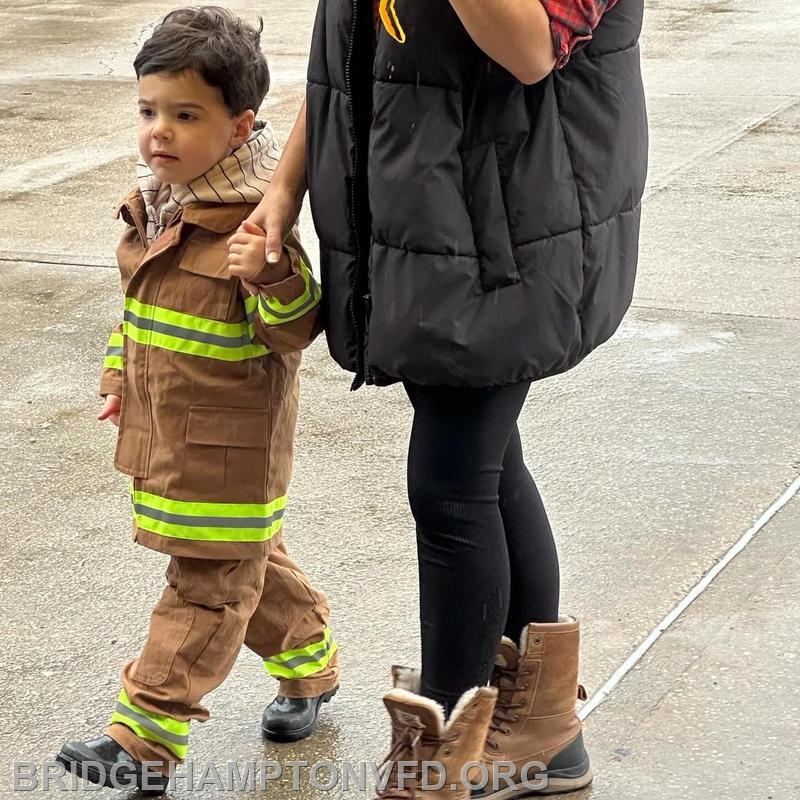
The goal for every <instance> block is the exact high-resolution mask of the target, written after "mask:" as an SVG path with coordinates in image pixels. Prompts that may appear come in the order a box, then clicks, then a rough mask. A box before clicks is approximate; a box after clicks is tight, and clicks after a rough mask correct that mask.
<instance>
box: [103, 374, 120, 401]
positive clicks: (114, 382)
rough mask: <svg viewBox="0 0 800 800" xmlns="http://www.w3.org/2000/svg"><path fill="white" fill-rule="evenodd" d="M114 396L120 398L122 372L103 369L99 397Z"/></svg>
mask: <svg viewBox="0 0 800 800" xmlns="http://www.w3.org/2000/svg"><path fill="white" fill-rule="evenodd" d="M107 394H116V395H119V396H120V397H122V370H119V369H110V368H105V369H104V370H103V374H102V375H101V376H100V396H101V397H105V396H106V395H107Z"/></svg>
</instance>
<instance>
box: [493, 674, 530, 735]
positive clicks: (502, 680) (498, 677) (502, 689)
mask: <svg viewBox="0 0 800 800" xmlns="http://www.w3.org/2000/svg"><path fill="white" fill-rule="evenodd" d="M530 674H531V673H530V671H528V670H520V671H518V670H517V669H516V668H509V667H501V666H499V665H496V666H495V668H494V674H493V675H492V685H494V686H496V687H497V691H498V694H497V702H496V703H495V706H494V714H493V715H492V721H491V723H489V733H488V735H487V737H486V745H487V746H488V747H490V748H491V749H492V750H497V749H499V747H500V744H499V743H498V741H497V739H498V737H499V736H501V735H508V734H510V733H511V728H509V727H508V726H509V724H513V723H515V722H517V720H518V719H519V716H518V715H517V714H516V713H514V712H515V711H517V710H518V709H520V708H523V707H524V706H525V703H524V702H523V701H515V700H514V696H515V695H516V693H517V691H518V688H517V678H519V677H526V676H528V675H530ZM519 688H520V689H522V690H525V689H527V688H528V687H527V685H526V684H523V685H522V686H521V687H519Z"/></svg>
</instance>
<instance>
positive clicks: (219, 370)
mask: <svg viewBox="0 0 800 800" xmlns="http://www.w3.org/2000/svg"><path fill="white" fill-rule="evenodd" d="M259 38H260V37H259V32H257V31H256V30H254V29H253V28H251V27H250V26H248V25H246V24H245V23H243V22H242V21H241V20H239V19H237V18H236V17H234V16H232V15H231V14H230V13H229V12H227V11H225V10H223V9H219V8H215V7H203V8H191V9H190V8H186V9H180V10H178V11H174V12H172V13H171V14H169V15H168V16H167V17H166V18H165V19H164V20H163V22H162V23H161V24H160V25H159V26H158V27H157V28H156V29H155V31H154V33H153V35H152V37H151V38H150V39H149V40H148V41H147V42H146V44H145V45H144V47H143V48H142V50H141V51H140V53H139V54H138V56H137V57H136V60H135V62H134V66H135V69H136V74H137V77H138V86H139V117H140V123H139V149H140V152H141V156H142V162H141V163H140V168H139V185H138V187H137V188H136V189H135V190H134V191H132V192H131V193H130V194H128V195H127V197H125V199H124V200H123V201H122V203H121V205H120V206H119V209H118V216H120V215H121V216H122V218H123V219H124V220H125V222H126V223H127V226H128V227H127V229H126V231H125V233H124V235H123V237H122V241H121V243H120V245H119V248H118V250H117V256H118V261H119V269H120V272H121V277H122V288H123V292H124V295H125V312H124V321H123V323H122V324H121V325H119V326H117V328H116V329H115V331H114V332H113V333H112V335H111V339H110V341H109V345H108V349H107V351H106V359H105V363H104V369H103V375H102V380H101V395H102V396H103V397H105V406H104V408H103V410H102V412H101V414H100V416H99V419H101V420H106V419H109V420H111V421H112V422H113V423H114V424H117V425H118V426H119V437H118V442H117V450H116V457H115V464H116V467H117V468H118V469H119V470H120V471H121V472H124V473H125V474H127V475H129V476H131V478H132V496H133V516H134V540H135V541H136V542H138V543H139V544H141V545H144V546H145V547H149V548H151V549H153V550H158V551H160V552H162V553H166V554H167V555H169V556H170V562H169V566H168V568H167V573H166V578H167V586H166V588H165V589H164V593H163V595H162V597H161V599H160V600H159V601H158V603H157V604H156V607H155V610H154V611H153V614H152V618H151V621H150V630H149V634H148V637H147V641H146V643H145V645H144V649H143V651H142V652H141V654H140V655H139V657H138V658H136V659H134V660H133V661H131V662H130V663H129V664H127V665H126V666H125V667H124V668H123V670H122V690H121V691H120V693H119V696H118V698H117V701H116V706H115V708H114V711H113V716H112V717H111V723H110V726H109V727H108V729H107V731H106V733H105V734H103V735H101V736H100V737H99V738H96V739H93V740H91V741H89V742H72V743H69V744H65V745H64V747H63V748H62V750H61V752H60V753H59V754H58V756H57V758H58V759H59V761H61V762H62V763H64V764H65V765H66V766H67V768H68V769H70V770H71V771H73V772H77V773H80V774H84V775H85V777H87V778H88V779H89V780H93V781H95V782H104V783H106V785H116V786H121V785H129V786H134V785H137V786H139V787H141V786H142V784H143V779H144V777H145V775H144V772H145V770H144V768H143V764H142V762H157V763H158V770H159V771H158V773H156V776H157V780H156V783H157V784H158V785H164V784H165V783H166V781H165V780H164V778H163V773H166V772H168V769H169V766H170V763H174V762H179V761H182V760H184V759H185V758H186V755H187V751H188V740H189V721H190V720H192V719H196V720H200V721H204V720H206V719H208V716H209V712H208V711H207V710H206V708H204V707H203V705H202V699H203V697H204V695H206V694H208V692H210V691H212V690H213V689H214V688H215V687H217V686H218V685H219V684H220V683H221V682H222V681H223V680H224V678H225V677H226V676H227V675H228V673H229V671H230V670H231V668H232V666H233V663H234V661H235V659H236V656H237V653H238V652H239V649H240V647H241V645H242V643H244V644H246V645H247V646H248V647H249V648H250V649H251V650H254V651H255V652H256V653H257V654H258V655H259V656H260V657H261V658H262V659H263V660H264V665H265V667H266V670H267V672H268V673H269V674H270V675H273V676H274V677H276V678H278V679H279V681H280V691H279V694H278V697H277V699H276V700H275V701H274V702H273V703H271V704H270V705H269V706H267V708H266V710H265V712H264V718H263V723H262V727H263V729H264V731H265V733H266V735H267V736H268V737H269V738H272V739H274V740H277V741H295V740H297V739H301V738H304V737H305V736H308V735H309V734H310V733H311V732H313V730H314V729H315V727H316V723H317V715H318V713H319V708H320V706H321V704H322V703H323V702H326V701H328V700H329V699H330V698H331V697H332V696H333V695H334V694H335V692H336V689H337V687H338V681H339V670H338V666H337V663H338V660H337V654H336V651H337V646H336V643H335V642H334V640H333V638H332V636H331V633H330V630H329V628H328V605H327V602H326V600H325V597H324V595H323V594H321V593H320V592H318V591H316V590H315V589H314V588H312V587H311V586H310V585H309V583H308V581H307V580H306V578H305V576H304V575H303V573H302V572H301V571H300V570H299V569H298V568H297V567H296V566H295V565H294V564H293V563H292V561H291V559H290V558H289V556H288V555H287V552H286V549H285V547H284V545H283V540H282V534H281V528H282V521H283V515H284V509H285V507H286V493H287V488H288V485H289V477H290V472H291V463H292V447H293V437H294V430H295V421H296V415H297V406H298V379H297V373H298V366H299V363H300V353H299V351H300V350H301V349H302V348H304V347H306V346H307V345H308V344H309V343H310V342H311V341H312V340H313V339H314V337H315V336H316V334H317V333H318V331H319V322H318V316H317V310H318V307H319V300H320V288H319V286H318V284H317V283H316V281H315V280H314V277H313V275H312V273H311V271H310V270H309V267H308V259H307V257H306V255H305V253H304V252H303V250H302V248H301V247H300V244H299V242H298V241H297V238H296V236H295V235H294V234H292V235H290V236H289V238H288V240H287V245H286V247H285V248H284V251H283V253H282V255H281V257H280V259H279V260H278V261H277V262H276V263H269V264H268V263H267V262H266V260H265V258H264V239H263V238H262V236H259V235H258V229H255V228H253V227H252V226H247V225H244V226H242V223H243V221H244V220H245V219H246V218H247V216H248V215H249V214H250V212H251V211H252V210H253V208H254V206H255V204H256V203H258V201H259V200H260V199H261V198H262V196H263V193H264V190H265V189H266V186H267V184H268V182H269V180H270V177H271V174H272V171H273V169H274V167H275V164H276V163H277V159H278V156H279V151H278V149H277V147H276V145H275V143H274V140H273V138H272V132H271V129H270V128H269V127H268V126H265V125H263V124H257V123H255V114H256V112H257V110H258V108H259V106H260V105H261V102H262V100H263V99H264V97H265V96H266V93H267V91H268V87H269V72H268V69H267V63H266V60H265V59H264V56H263V55H262V53H261V51H260V49H259ZM229 238H230V239H231V245H230V246H231V254H230V257H229V254H228V239H229ZM90 762H95V764H100V765H101V766H102V769H100V768H98V767H96V766H91V763H90ZM112 771H113V775H114V778H115V781H114V783H112V782H111V775H112ZM147 777H148V778H149V779H150V785H151V786H152V777H153V775H152V774H149V775H148V776H147ZM159 782H160V783H159Z"/></svg>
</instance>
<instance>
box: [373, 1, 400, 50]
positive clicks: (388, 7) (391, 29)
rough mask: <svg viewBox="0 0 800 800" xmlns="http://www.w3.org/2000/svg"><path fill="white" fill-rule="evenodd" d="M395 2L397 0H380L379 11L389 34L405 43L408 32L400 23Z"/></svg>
mask: <svg viewBox="0 0 800 800" xmlns="http://www.w3.org/2000/svg"><path fill="white" fill-rule="evenodd" d="M394 4H395V0H380V5H379V6H378V11H379V12H380V15H381V21H382V22H383V27H384V28H386V31H387V33H388V34H389V36H391V37H392V39H395V40H396V41H398V42H400V44H405V43H406V32H405V31H404V30H403V26H402V25H401V24H400V20H399V19H398V18H397V10H396V9H395V7H394Z"/></svg>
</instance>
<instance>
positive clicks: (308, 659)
mask: <svg viewBox="0 0 800 800" xmlns="http://www.w3.org/2000/svg"><path fill="white" fill-rule="evenodd" d="M332 649H333V637H331V640H330V641H329V642H327V643H326V644H325V646H324V647H323V648H322V649H321V650H317V652H316V653H312V654H311V655H308V656H296V657H295V658H290V659H289V660H288V661H277V660H275V659H274V658H268V659H267V661H269V662H270V664H275V666H278V667H285V668H286V669H297V668H298V667H302V666H303V665H304V664H313V663H317V662H319V661H322V659H323V658H324V657H325V656H326V655H328V653H330V651H331V650H332Z"/></svg>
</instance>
